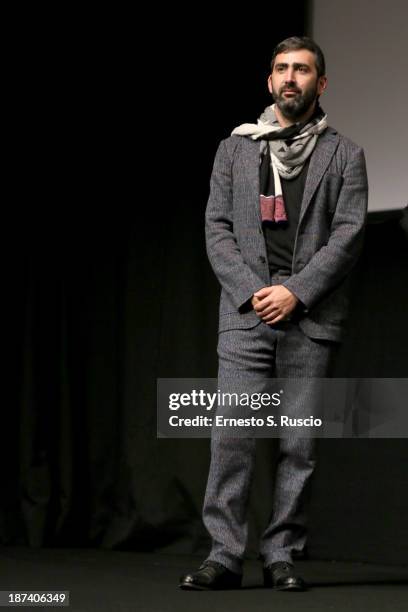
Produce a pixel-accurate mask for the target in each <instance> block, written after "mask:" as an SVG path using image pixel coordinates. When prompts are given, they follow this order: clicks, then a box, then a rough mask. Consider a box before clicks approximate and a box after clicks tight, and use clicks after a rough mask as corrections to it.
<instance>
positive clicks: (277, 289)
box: [251, 285, 299, 325]
mask: <svg viewBox="0 0 408 612" xmlns="http://www.w3.org/2000/svg"><path fill="white" fill-rule="evenodd" d="M298 301H299V300H298V298H297V297H296V296H295V295H294V294H293V293H292V292H291V291H289V289H286V287H284V286H283V285H272V286H271V287H263V288H262V289H260V290H259V291H257V292H256V293H254V295H253V297H252V299H251V304H252V306H253V308H254V310H255V312H256V314H257V315H258V316H259V317H260V318H261V319H262V321H264V323H266V324H267V325H273V323H278V322H279V321H284V320H285V319H287V318H288V317H289V315H290V314H291V312H292V311H293V310H294V309H295V308H296V305H297V303H298Z"/></svg>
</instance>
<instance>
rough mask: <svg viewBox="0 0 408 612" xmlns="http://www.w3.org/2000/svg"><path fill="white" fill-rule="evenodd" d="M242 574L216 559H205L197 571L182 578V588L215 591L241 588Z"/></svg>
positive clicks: (180, 585)
mask: <svg viewBox="0 0 408 612" xmlns="http://www.w3.org/2000/svg"><path fill="white" fill-rule="evenodd" d="M241 583H242V575H241V574H236V573H235V572H232V571H231V570H229V569H228V568H226V567H224V565H221V563H217V562H216V561H204V563H203V564H202V565H200V567H199V568H198V570H197V571H196V572H192V573H191V574H186V575H185V576H181V578H180V584H179V587H180V589H186V590H192V591H215V590H222V589H239V588H240V586H241Z"/></svg>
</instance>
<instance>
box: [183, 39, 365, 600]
mask: <svg viewBox="0 0 408 612" xmlns="http://www.w3.org/2000/svg"><path fill="white" fill-rule="evenodd" d="M271 69H272V70H271V74H270V75H269V78H268V88H269V91H270V93H271V94H272V96H273V99H274V102H275V103H274V104H273V105H272V106H268V107H267V108H266V109H265V112H264V113H263V114H262V115H261V117H260V119H259V120H258V123H257V124H243V125H241V126H239V127H238V128H236V129H235V130H234V131H233V132H232V135H231V137H229V138H227V139H226V140H223V141H222V142H221V144H220V146H219V148H218V151H217V154H216V158H215V162H214V168H213V173H212V177H211V192H210V198H209V201H208V206H207V212H206V240H207V252H208V257H209V260H210V262H211V265H212V267H213V269H214V271H215V274H216V275H217V278H218V280H219V282H220V284H221V288H222V291H221V302H220V320H219V342H218V356H219V373H218V386H219V388H221V389H222V388H223V385H225V381H226V380H227V379H228V376H229V375H230V376H231V375H236V374H237V373H238V375H241V376H246V377H247V378H248V379H251V377H252V378H255V377H256V378H257V379H259V378H260V377H263V378H272V377H278V378H316V377H326V376H328V375H329V372H330V365H331V363H332V359H333V355H334V352H335V349H336V347H337V346H338V344H339V342H340V341H341V335H342V330H343V326H344V322H345V317H346V313H347V301H348V297H347V294H348V290H347V286H348V279H349V275H350V271H351V269H352V268H353V266H354V264H355V263H356V260H357V258H358V256H359V253H360V251H361V247H362V239H363V232H364V225H365V219H366V210H367V176H366V168H365V160H364V153H363V151H362V149H361V148H360V147H358V146H357V145H355V144H354V143H353V142H351V141H350V140H348V139H347V138H345V137H344V136H342V135H340V134H339V133H338V132H337V131H336V130H335V129H333V128H331V127H329V126H328V125H327V116H326V115H325V114H324V112H323V110H322V109H321V107H320V105H319V97H320V96H321V94H322V93H323V92H324V90H325V89H326V86H327V78H326V72H325V61H324V56H323V53H322V51H321V49H320V47H319V46H318V45H317V44H316V43H315V42H314V41H313V40H311V39H310V38H306V37H292V38H288V39H286V40H284V41H283V42H281V43H280V44H279V45H278V46H277V47H276V48H275V50H274V53H273V57H272V64H271ZM302 401H303V398H302V397H299V398H298V408H299V411H300V412H301V411H302ZM292 408H293V407H292ZM294 409H295V411H296V409H297V408H296V406H295V407H294ZM279 443H280V446H279V458H278V462H277V467H276V473H275V485H274V486H275V488H274V505H273V512H272V516H271V520H270V522H269V524H268V525H267V526H266V529H265V531H264V533H263V534H262V537H261V542H260V554H261V558H262V559H263V565H264V584H265V586H269V587H272V588H276V589H280V590H304V588H305V583H304V581H303V580H302V578H301V577H300V576H299V575H297V573H295V570H294V566H293V554H294V553H296V552H300V551H302V550H303V549H304V546H305V542H306V508H305V499H306V497H307V496H306V493H307V490H308V485H309V483H310V479H311V476H312V473H313V470H314V467H315V464H316V453H315V440H314V439H313V438H299V437H291V438H281V439H280V440H279ZM254 459H255V439H254V438H228V437H216V436H213V437H212V440H211V466H210V471H209V476H208V483H207V489H206V495H205V500H204V508H203V521H204V524H205V526H206V528H207V530H208V532H209V533H210V535H211V538H212V548H211V552H210V554H209V556H208V558H207V559H206V561H204V563H203V564H202V565H201V566H200V567H199V568H198V570H196V571H194V572H192V573H190V574H187V575H185V576H183V577H182V578H181V581H180V585H179V586H180V587H181V588H184V589H197V590H207V589H224V588H238V587H239V586H240V585H241V581H242V564H243V557H244V552H245V546H246V539H247V506H248V499H249V491H250V484H251V479H252V474H253V467H254Z"/></svg>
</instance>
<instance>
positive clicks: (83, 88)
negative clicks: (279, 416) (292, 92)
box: [0, 2, 408, 563]
mask: <svg viewBox="0 0 408 612" xmlns="http://www.w3.org/2000/svg"><path fill="white" fill-rule="evenodd" d="M188 17H189V19H190V25H189V27H185V24H180V25H178V26H177V25H175V24H176V23H178V21H177V15H172V18H173V19H172V21H171V23H169V27H162V29H160V30H159V31H158V30H154V29H152V30H151V32H152V33H153V32H154V34H155V36H154V37H153V36H152V43H151V44H152V46H154V47H155V49H152V48H150V47H147V48H145V49H141V50H135V49H134V48H133V43H132V42H131V41H132V40H133V38H132V36H133V37H134V36H135V35H134V33H131V32H128V31H126V36H124V38H125V40H124V41H123V40H120V38H121V37H120V36H119V35H117V38H115V40H114V42H117V45H115V44H113V42H112V40H108V42H107V43H106V41H105V40H104V39H103V37H101V38H98V41H97V42H98V45H96V46H97V47H99V49H101V48H104V49H105V51H104V52H103V53H102V52H100V54H99V55H98V54H94V53H93V48H92V49H91V48H89V47H88V46H85V48H84V53H82V52H81V53H78V54H77V55H73V56H70V55H69V54H67V55H66V56H65V57H64V66H65V69H64V72H63V78H62V79H61V80H60V81H58V84H59V87H60V92H61V93H64V96H65V97H64V100H65V103H64V104H63V105H62V104H61V106H58V105H57V107H56V109H55V108H54V109H51V108H50V107H49V106H47V108H46V109H45V111H44V114H43V115H41V116H42V118H43V119H44V120H47V117H53V118H57V119H58V123H57V126H58V130H57V133H56V134H53V136H52V137H51V136H50V137H49V140H47V143H51V144H52V143H54V142H58V141H60V143H61V145H62V146H61V148H57V149H56V150H57V153H56V154H54V153H52V151H51V149H50V150H49V151H48V153H47V155H46V157H45V160H46V163H47V169H46V171H45V170H43V171H41V172H39V174H36V176H35V177H34V176H33V175H34V173H33V175H29V176H28V179H30V180H32V183H31V185H32V188H31V190H30V189H29V191H31V193H32V196H33V197H32V198H30V200H29V203H28V206H27V208H26V209H24V212H23V211H22V210H20V209H19V210H16V211H15V218H14V223H13V225H12V226H11V229H12V230H14V231H13V248H12V250H11V251H10V257H9V260H10V263H11V265H10V269H11V285H10V290H9V293H8V296H9V297H10V300H9V301H8V303H10V304H11V311H10V314H9V317H8V318H7V320H6V325H5V327H6V331H9V332H11V334H10V335H11V341H10V345H8V361H9V363H10V365H11V366H12V367H11V372H12V374H11V375H10V377H9V380H8V381H7V382H8V385H10V386H11V390H12V397H14V398H17V402H16V403H10V404H8V403H7V402H6V401H5V409H4V419H3V424H4V429H3V435H2V454H3V460H2V463H1V465H2V476H1V483H2V501H1V516H0V518H1V522H0V537H1V541H2V542H3V543H4V544H6V545H7V544H10V545H11V544H21V545H29V546H95V547H107V548H121V549H131V550H149V551H173V552H197V553H205V552H206V550H207V547H208V540H207V536H206V533H205V531H204V528H203V526H202V524H201V506H202V500H203V494H204V488H205V482H206V476H207V471H208V464H209V441H208V440H162V439H160V440H157V439H156V405H155V394H156V387H155V384H156V378H157V377H160V376H161V377H173V376H174V377H203V378H205V377H212V376H215V375H216V366H217V364H216V341H217V307H218V294H219V288H218V285H217V282H216V280H215V278H214V276H213V274H212V271H211V270H210V267H209V264H208V262H207V259H206V255H205V247H204V228H203V215H204V209H205V204H206V199H207V195H208V181H209V173H210V171H211V165H212V161H213V156H214V153H215V150H216V146H217V143H218V141H219V139H220V138H223V137H226V136H227V135H228V134H229V133H230V131H231V129H232V128H233V127H234V126H235V125H237V124H239V123H241V122H243V121H248V120H254V119H255V118H256V117H257V116H258V114H259V112H260V111H261V110H262V109H263V108H264V106H265V105H266V104H268V103H270V98H269V95H268V94H267V90H266V78H267V74H268V67H269V58H270V55H271V51H272V49H273V47H274V45H275V44H276V43H277V42H278V41H279V40H281V39H282V38H284V37H286V36H288V35H292V34H302V33H304V28H305V17H306V12H305V7H304V3H302V2H299V3H295V5H291V7H290V8H288V9H282V10H277V9H275V8H274V9H273V11H272V10H271V13H270V14H268V13H265V14H264V15H262V13H261V14H259V13H258V11H254V17H253V23H252V22H251V20H250V19H249V20H248V19H247V16H246V15H245V14H242V15H239V14H238V15H236V18H235V19H234V22H232V21H230V22H229V23H225V22H223V23H221V22H220V20H219V16H218V15H217V13H214V14H211V15H208V14H207V16H206V18H205V19H204V18H203V16H202V15H200V14H197V15H192V14H190V15H189V16H188ZM164 21H165V20H164V19H163V23H164ZM140 27H142V26H140ZM129 40H130V42H129ZM103 44H106V46H105V47H103V46H102V47H101V45H103ZM91 47H93V45H91ZM81 51H82V50H81ZM153 51H155V54H154V53H153ZM148 54H150V55H151V56H154V57H155V58H156V59H154V61H153V62H149V66H148V69H146V57H147V55H148ZM98 57H99V62H98V61H97V60H98ZM84 58H85V59H84ZM91 60H92V61H91ZM328 68H329V70H330V67H328ZM64 79H66V82H65V83H63V81H64ZM45 80H46V79H45V76H44V81H45ZM147 93H148V94H152V95H149V96H147V95H146V94H147ZM40 96H41V88H40ZM147 97H149V103H148V104H144V100H145V99H146V98H147ZM151 100H152V102H151ZM59 111H61V112H59ZM54 113H55V114H54ZM38 136H39V128H38V127H37V129H36V130H34V135H33V139H31V140H30V142H32V141H33V140H35V138H37V137H38ZM53 150H54V149H53ZM30 153H31V154H32V156H33V157H34V156H35V155H36V148H35V147H34V146H32V150H30ZM143 162H147V163H145V164H144V166H143V165H142V164H143ZM43 196H44V197H43ZM44 202H46V204H47V205H45V204H44ZM380 221H381V220H380ZM406 255H407V243H406V241H405V239H404V234H403V232H402V230H401V228H400V226H399V225H398V221H397V220H395V219H391V220H387V217H385V219H383V220H382V222H380V223H376V224H373V225H370V226H369V228H368V232H367V241H366V247H365V251H364V255H363V258H362V260H361V262H360V265H359V267H358V269H357V270H356V275H355V294H354V295H355V299H354V303H353V311H352V318H351V324H350V329H349V332H348V335H347V340H346V342H345V345H344V347H343V351H342V354H341V355H340V358H339V363H338V375H340V376H389V377H394V376H407V369H408V366H407V361H408V360H407V349H406V347H407V340H408V338H407V328H406V323H405V320H406V312H407V307H408V299H407V283H406V269H405V268H406ZM404 274H405V276H404ZM404 279H405V280H404ZM320 447H321V459H320V464H319V467H318V470H317V473H316V477H315V481H314V496H313V500H312V508H311V540H310V553H311V555H312V556H315V557H320V558H337V559H342V558H343V559H344V558H349V559H359V560H364V559H365V560H371V561H382V562H390V563H398V562H400V563H401V562H405V561H406V559H407V537H408V527H407V525H406V522H405V520H404V519H405V517H406V516H407V511H408V494H407V487H406V482H405V474H406V468H405V466H406V455H407V449H408V443H407V441H406V440H404V439H401V440H327V441H321V442H320ZM274 452H275V445H274V444H273V443H271V441H265V440H262V441H259V453H258V459H257V461H258V465H257V471H256V478H255V482H254V487H253V496H252V504H251V510H250V524H251V530H250V541H249V553H250V554H255V553H256V538H257V536H258V535H259V533H260V531H261V529H262V527H263V525H264V523H265V521H266V518H267V516H268V513H269V509H270V504H271V503H272V499H271V495H270V491H271V486H270V481H269V479H270V475H271V472H272V466H273V456H274Z"/></svg>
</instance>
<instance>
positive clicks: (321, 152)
mask: <svg viewBox="0 0 408 612" xmlns="http://www.w3.org/2000/svg"><path fill="white" fill-rule="evenodd" d="M338 140H339V137H338V135H337V132H336V131H335V130H333V129H332V128H330V127H329V128H327V130H326V131H325V132H323V134H322V135H321V136H319V138H318V139H317V143H316V146H315V149H314V151H313V153H312V155H311V158H310V164H309V170H308V173H307V178H306V184H305V190H304V192H303V199H302V204H301V208H300V218H299V225H300V223H301V221H302V219H303V217H304V214H305V212H306V210H307V208H308V206H309V204H310V202H311V200H312V197H313V194H314V192H315V191H316V189H317V186H318V185H319V183H320V181H321V180H322V178H323V175H324V173H325V172H326V169H327V166H328V165H329V163H330V160H331V158H332V157H333V155H334V152H335V150H336V147H337V144H338Z"/></svg>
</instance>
